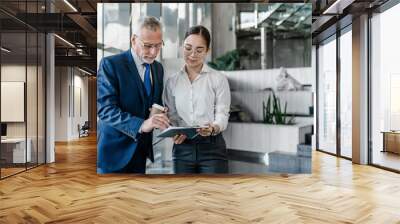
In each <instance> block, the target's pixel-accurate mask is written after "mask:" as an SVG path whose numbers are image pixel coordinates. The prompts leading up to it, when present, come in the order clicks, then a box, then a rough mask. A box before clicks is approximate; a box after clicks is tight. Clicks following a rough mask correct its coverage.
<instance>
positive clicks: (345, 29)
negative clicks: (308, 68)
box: [316, 23, 352, 160]
mask: <svg viewBox="0 0 400 224" xmlns="http://www.w3.org/2000/svg"><path fill="white" fill-rule="evenodd" d="M351 25H352V24H351V23H349V24H347V25H346V26H345V27H343V28H341V29H339V30H337V31H336V32H335V33H334V34H332V35H330V36H328V37H326V38H324V39H322V40H321V41H319V42H318V43H317V45H316V49H317V50H316V61H317V63H316V64H317V66H316V75H317V79H316V80H317V84H316V88H317V90H316V92H317V94H316V96H317V105H316V107H317V110H316V111H317V113H316V116H317V117H316V150H317V151H319V152H323V153H327V154H330V155H333V156H337V157H340V158H344V159H347V160H352V159H351V158H350V157H347V156H344V155H343V154H342V150H341V146H342V144H341V131H342V130H341V129H342V128H341V116H340V114H341V107H340V105H341V94H340V93H341V88H340V86H341V66H340V65H341V64H340V60H341V52H340V49H341V48H340V46H341V45H340V43H341V37H342V36H343V35H344V34H346V33H347V32H351ZM330 41H335V42H336V61H335V63H336V151H335V152H334V153H332V152H329V151H327V150H325V149H323V148H320V142H319V137H320V136H319V135H320V130H319V124H320V120H319V115H320V114H319V113H320V112H321V111H320V105H319V97H320V95H319V92H320V89H319V88H321V81H320V77H321V76H320V75H321V74H320V71H319V66H320V55H319V50H318V49H319V47H320V45H321V44H327V43H329V42H330Z"/></svg>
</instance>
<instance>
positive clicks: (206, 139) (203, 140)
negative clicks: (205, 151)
mask: <svg viewBox="0 0 400 224" xmlns="http://www.w3.org/2000/svg"><path fill="white" fill-rule="evenodd" d="M218 138H222V134H221V133H220V134H218V135H214V136H201V135H198V136H196V137H195V138H193V139H185V141H183V144H211V143H215V142H216V140H217V139H218Z"/></svg>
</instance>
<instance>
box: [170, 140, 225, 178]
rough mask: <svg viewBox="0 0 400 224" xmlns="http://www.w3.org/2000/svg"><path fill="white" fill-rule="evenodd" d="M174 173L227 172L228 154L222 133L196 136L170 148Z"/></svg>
mask: <svg viewBox="0 0 400 224" xmlns="http://www.w3.org/2000/svg"><path fill="white" fill-rule="evenodd" d="M172 155H173V161H174V173H176V174H189V173H205V174H211V173H228V155H227V149H226V144H225V140H224V138H223V137H222V134H219V135H217V136H210V137H201V136H198V137H196V138H195V139H193V140H185V141H184V142H183V143H182V144H179V145H177V144H175V145H174V147H173V150H172Z"/></svg>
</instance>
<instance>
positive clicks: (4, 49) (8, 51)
mask: <svg viewBox="0 0 400 224" xmlns="http://www.w3.org/2000/svg"><path fill="white" fill-rule="evenodd" d="M0 49H1V50H2V51H4V52H6V53H10V52H11V50H9V49H7V48H5V47H1V48H0Z"/></svg>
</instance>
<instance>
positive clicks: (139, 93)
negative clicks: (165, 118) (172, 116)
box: [97, 50, 164, 171]
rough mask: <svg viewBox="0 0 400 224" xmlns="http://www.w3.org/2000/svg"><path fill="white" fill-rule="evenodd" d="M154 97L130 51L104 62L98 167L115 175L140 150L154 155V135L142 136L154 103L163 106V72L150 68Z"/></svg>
mask: <svg viewBox="0 0 400 224" xmlns="http://www.w3.org/2000/svg"><path fill="white" fill-rule="evenodd" d="M151 74H152V80H153V85H152V86H153V88H152V97H147V94H146V92H145V87H144V84H143V81H142V80H141V78H140V76H139V73H138V71H137V68H136V65H135V62H134V60H133V57H132V54H131V51H130V50H128V51H126V52H123V53H121V54H118V55H114V56H110V57H106V58H103V59H102V60H101V62H100V66H99V71H98V75H97V115H98V117H99V121H98V123H97V125H98V126H97V166H98V168H101V169H106V170H109V171H116V170H119V169H122V168H123V167H124V166H126V165H127V164H128V162H129V161H130V160H131V158H132V156H133V154H134V153H135V151H136V150H137V148H138V143H139V142H140V143H141V144H139V145H140V147H146V149H145V150H148V151H149V152H151V155H153V154H152V153H153V147H152V138H151V135H152V133H148V134H147V133H143V134H140V133H139V128H140V126H141V125H142V123H143V122H144V120H145V119H147V118H148V116H149V108H150V107H151V105H152V104H153V103H157V104H160V105H162V91H163V76H164V69H163V67H162V65H161V64H160V63H158V62H156V61H155V62H154V63H153V64H151Z"/></svg>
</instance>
